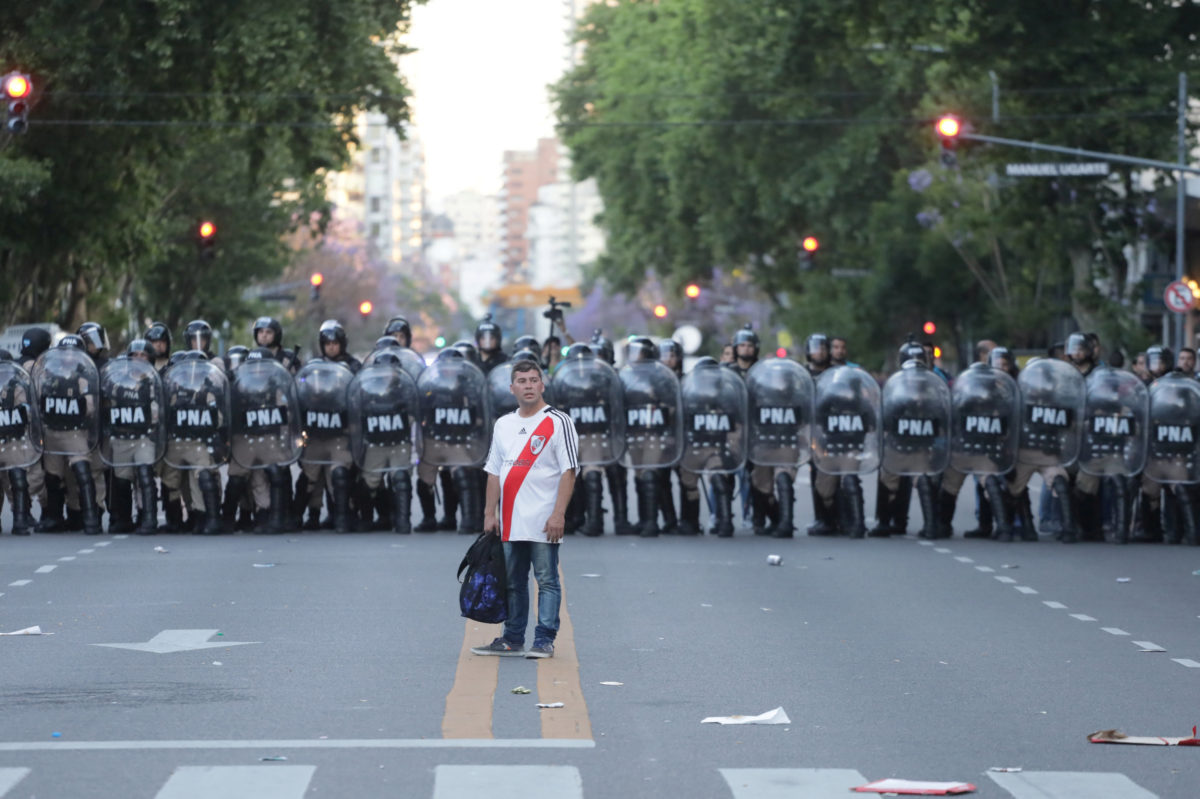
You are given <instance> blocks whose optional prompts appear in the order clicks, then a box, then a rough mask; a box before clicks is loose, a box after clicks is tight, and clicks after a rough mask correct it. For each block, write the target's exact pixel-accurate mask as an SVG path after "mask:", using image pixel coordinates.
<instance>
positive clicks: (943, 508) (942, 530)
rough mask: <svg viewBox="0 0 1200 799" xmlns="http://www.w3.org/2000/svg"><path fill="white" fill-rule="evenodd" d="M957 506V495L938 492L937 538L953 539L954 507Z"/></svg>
mask: <svg viewBox="0 0 1200 799" xmlns="http://www.w3.org/2000/svg"><path fill="white" fill-rule="evenodd" d="M957 504H958V495H957V494H951V493H950V492H949V491H939V492H938V498H937V514H938V535H937V537H938V538H953V537H954V507H955V505H957Z"/></svg>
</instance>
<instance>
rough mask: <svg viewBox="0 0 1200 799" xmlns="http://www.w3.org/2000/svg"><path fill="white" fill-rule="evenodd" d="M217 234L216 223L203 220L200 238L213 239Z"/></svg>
mask: <svg viewBox="0 0 1200 799" xmlns="http://www.w3.org/2000/svg"><path fill="white" fill-rule="evenodd" d="M215 235H217V226H216V225H214V224H213V223H212V222H201V223H200V238H202V239H211V238H212V237H213V236H215Z"/></svg>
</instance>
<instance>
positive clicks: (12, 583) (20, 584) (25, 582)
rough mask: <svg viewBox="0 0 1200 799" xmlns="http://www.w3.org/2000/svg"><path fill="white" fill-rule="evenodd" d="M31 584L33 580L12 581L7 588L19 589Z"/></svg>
mask: <svg viewBox="0 0 1200 799" xmlns="http://www.w3.org/2000/svg"><path fill="white" fill-rule="evenodd" d="M32 582H33V580H13V581H12V582H11V583H9V586H12V587H17V588H19V587H20V586H22V585H29V584H30V583H32Z"/></svg>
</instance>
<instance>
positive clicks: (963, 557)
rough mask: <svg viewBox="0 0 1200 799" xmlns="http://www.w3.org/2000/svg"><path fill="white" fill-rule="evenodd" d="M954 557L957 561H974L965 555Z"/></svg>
mask: <svg viewBox="0 0 1200 799" xmlns="http://www.w3.org/2000/svg"><path fill="white" fill-rule="evenodd" d="M954 559H955V560H957V561H958V562H959V563H974V562H975V561H973V560H971V559H970V558H968V557H967V556H966V555H955V556H954Z"/></svg>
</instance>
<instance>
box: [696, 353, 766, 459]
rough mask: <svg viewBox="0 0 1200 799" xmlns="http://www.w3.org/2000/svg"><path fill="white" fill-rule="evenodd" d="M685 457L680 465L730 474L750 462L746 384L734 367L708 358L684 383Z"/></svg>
mask: <svg viewBox="0 0 1200 799" xmlns="http://www.w3.org/2000/svg"><path fill="white" fill-rule="evenodd" d="M680 394H681V398H682V404H683V435H684V446H683V457H682V459H681V460H680V462H679V465H680V466H681V467H683V468H684V469H687V470H689V471H693V472H698V473H701V474H730V473H732V472H736V471H738V470H740V469H741V468H742V467H743V466H745V465H746V451H747V448H748V441H747V429H746V407H747V405H748V402H749V401H748V398H747V395H746V384H745V382H743V381H742V378H741V377H739V376H738V375H737V373H736V372H734V371H733V370H732V369H726V368H724V367H722V366H721V365H720V364H718V363H717V362H716V361H713V360H711V359H707V361H706V362H702V363H699V364H697V365H696V367H695V368H694V369H693V370H692V371H691V373H690V374H688V375H687V376H685V377H684V378H683V381H682V383H681V384H680Z"/></svg>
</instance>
